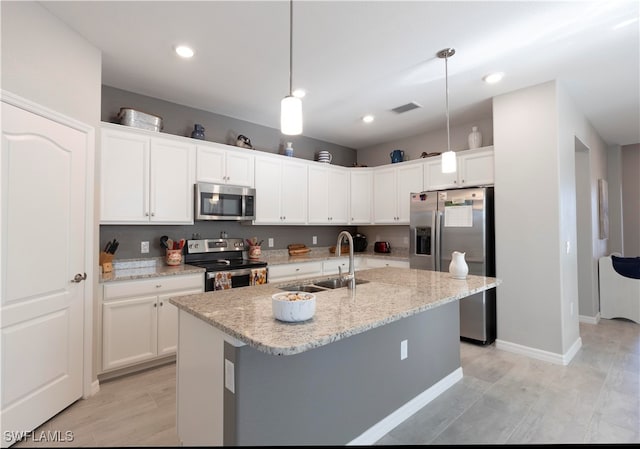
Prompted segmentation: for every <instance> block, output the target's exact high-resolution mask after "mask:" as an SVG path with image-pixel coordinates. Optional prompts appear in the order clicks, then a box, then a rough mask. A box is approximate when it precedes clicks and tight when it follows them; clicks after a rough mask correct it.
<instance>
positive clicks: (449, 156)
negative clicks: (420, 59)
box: [437, 48, 457, 173]
mask: <svg viewBox="0 0 640 449" xmlns="http://www.w3.org/2000/svg"><path fill="white" fill-rule="evenodd" d="M437 54H438V58H440V59H444V79H445V98H446V106H447V151H445V152H444V153H442V159H441V165H442V173H455V172H456V170H457V166H456V165H457V164H456V153H455V152H454V151H451V135H450V132H449V70H448V66H447V60H448V59H449V58H450V57H451V56H453V55H455V54H456V51H455V49H453V48H445V49H444V50H440V51H439V52H438V53H437Z"/></svg>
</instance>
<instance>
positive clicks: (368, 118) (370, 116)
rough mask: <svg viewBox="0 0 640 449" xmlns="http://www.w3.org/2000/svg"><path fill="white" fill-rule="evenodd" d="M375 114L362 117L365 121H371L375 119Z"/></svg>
mask: <svg viewBox="0 0 640 449" xmlns="http://www.w3.org/2000/svg"><path fill="white" fill-rule="evenodd" d="M374 118H375V117H374V116H373V115H371V114H367V115H365V116H364V117H362V121H363V122H365V123H371V122H372V121H373V120H374Z"/></svg>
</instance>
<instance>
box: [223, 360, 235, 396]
mask: <svg viewBox="0 0 640 449" xmlns="http://www.w3.org/2000/svg"><path fill="white" fill-rule="evenodd" d="M235 375H236V374H235V366H234V365H233V362H232V361H230V360H227V359H224V386H225V388H226V389H227V390H229V391H230V392H232V393H235V392H236V379H235Z"/></svg>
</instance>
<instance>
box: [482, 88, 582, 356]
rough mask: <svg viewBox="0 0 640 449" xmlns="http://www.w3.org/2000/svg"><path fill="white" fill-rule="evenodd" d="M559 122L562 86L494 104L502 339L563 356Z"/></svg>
mask: <svg viewBox="0 0 640 449" xmlns="http://www.w3.org/2000/svg"><path fill="white" fill-rule="evenodd" d="M557 117H558V111H557V101H556V84H555V82H549V83H545V84H541V85H538V86H533V87H530V88H526V89H522V90H518V91H515V92H512V93H509V94H505V95H501V96H498V97H495V98H494V99H493V125H494V143H493V145H494V157H495V221H496V274H497V277H498V278H500V279H502V281H503V283H502V285H501V286H500V287H499V288H498V292H497V301H498V304H497V322H498V328H497V334H498V335H497V337H498V340H501V341H504V342H509V343H511V344H515V345H520V346H523V347H528V348H535V349H537V350H541V351H546V352H549V353H553V354H562V353H563V345H562V320H561V299H562V298H561V292H562V289H561V280H560V275H561V261H560V256H559V255H560V251H561V249H562V243H561V240H562V238H561V235H560V226H559V225H560V180H559V173H560V163H559V155H558V140H559V138H558V118H557ZM572 180H573V177H572Z"/></svg>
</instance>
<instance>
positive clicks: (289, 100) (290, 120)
mask: <svg viewBox="0 0 640 449" xmlns="http://www.w3.org/2000/svg"><path fill="white" fill-rule="evenodd" d="M280 130H281V132H282V134H287V135H289V136H295V135H298V134H302V100H300V98H297V97H294V96H293V0H290V1H289V95H287V96H286V97H284V98H283V99H282V101H281V102H280Z"/></svg>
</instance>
